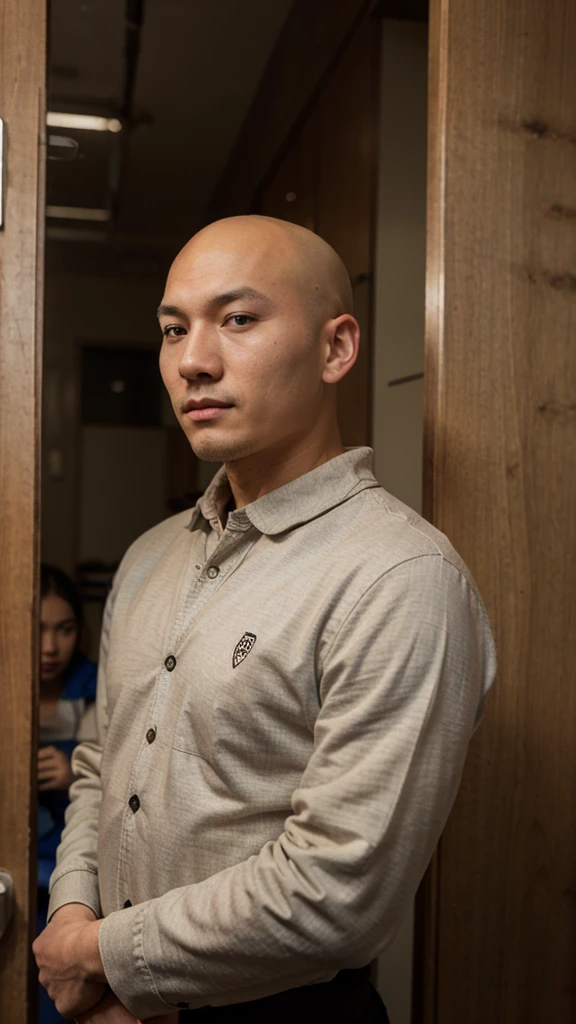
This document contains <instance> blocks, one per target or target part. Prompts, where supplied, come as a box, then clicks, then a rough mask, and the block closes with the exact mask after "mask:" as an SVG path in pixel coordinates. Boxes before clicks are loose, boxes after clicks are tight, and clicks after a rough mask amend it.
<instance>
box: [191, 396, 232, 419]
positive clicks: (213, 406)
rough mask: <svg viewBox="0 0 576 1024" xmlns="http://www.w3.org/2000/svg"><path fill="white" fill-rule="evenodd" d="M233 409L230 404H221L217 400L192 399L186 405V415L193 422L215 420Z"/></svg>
mask: <svg viewBox="0 0 576 1024" xmlns="http://www.w3.org/2000/svg"><path fill="white" fill-rule="evenodd" d="M231 408H232V405H231V403H230V402H221V401H220V400H219V399H217V398H200V399H194V398H190V399H189V400H188V401H187V402H185V404H184V414H185V415H186V416H187V417H188V419H191V420H214V419H217V418H218V417H219V416H222V415H223V413H225V412H226V410H227V409H231Z"/></svg>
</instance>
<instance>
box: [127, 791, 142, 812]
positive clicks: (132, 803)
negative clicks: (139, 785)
mask: <svg viewBox="0 0 576 1024" xmlns="http://www.w3.org/2000/svg"><path fill="white" fill-rule="evenodd" d="M128 806H129V808H130V810H131V811H133V812H134V814H136V811H137V810H138V808H139V807H140V799H139V797H137V796H136V793H134V796H131V797H130V799H129V801H128Z"/></svg>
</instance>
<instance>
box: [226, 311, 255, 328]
mask: <svg viewBox="0 0 576 1024" xmlns="http://www.w3.org/2000/svg"><path fill="white" fill-rule="evenodd" d="M255 319H256V318H255V317H253V316H248V313H232V316H229V317H228V319H227V320H226V323H227V324H232V325H233V326H234V327H246V326H247V324H251V323H254V320H255Z"/></svg>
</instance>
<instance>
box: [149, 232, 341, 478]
mask: <svg viewBox="0 0 576 1024" xmlns="http://www.w3.org/2000/svg"><path fill="white" fill-rule="evenodd" d="M351 310H352V289H351V287H350V281H349V279H348V274H347V273H346V269H345V267H344V264H343V263H342V260H341V259H340V257H339V256H338V255H337V254H336V253H335V252H334V250H333V249H332V248H331V246H329V245H328V243H327V242H325V241H323V239H321V238H319V237H318V235H315V234H314V233H313V232H312V231H308V230H307V229H306V228H303V227H300V226H299V225H296V224H289V223H287V222H285V221H282V220H275V219H274V218H273V217H257V216H243V217H229V218H227V219H225V220H219V221H216V222H215V223H214V224H210V225H208V227H206V228H203V229H202V230H201V231H199V232H198V233H197V234H196V235H194V237H193V238H191V239H190V241H189V242H188V243H187V244H186V245H185V246H184V248H183V249H182V250H181V251H180V252H179V253H178V255H177V257H176V259H175V260H174V262H173V264H172V266H171V268H170V273H169V274H168V279H167V281H166V288H165V291H164V296H163V298H162V302H161V304H160V306H159V308H158V318H159V321H160V327H161V330H162V334H163V338H164V340H163V343H162V351H161V354H160V369H161V372H162V377H163V380H164V383H165V385H166V387H167V389H168V392H169V394H170V398H171V400H172V404H173V407H174V411H175V413H176V415H177V417H178V419H179V421H180V423H181V424H182V427H183V429H184V431H185V433H186V434H187V436H188V438H189V440H190V444H191V445H192V448H193V449H194V451H195V452H196V454H197V455H198V457H199V458H203V459H207V460H208V461H220V460H222V461H225V462H226V463H227V464H228V465H229V464H230V463H232V462H236V463H237V462H239V461H241V460H243V461H244V464H245V465H247V463H246V460H252V462H253V460H254V458H259V459H270V458H272V457H274V458H275V459H277V460H283V459H286V458H288V455H287V453H288V452H290V451H299V450H306V451H308V450H309V449H310V446H311V445H312V446H313V447H314V449H315V450H318V451H319V452H321V453H324V455H325V453H326V452H327V451H330V452H332V453H334V452H335V451H338V447H339V445H340V441H339V433H338V425H337V419H336V389H335V384H337V382H338V381H339V380H340V379H341V378H342V377H343V376H344V374H345V373H347V372H348V370H349V369H350V368H351V366H352V365H353V364H354V361H355V359H356V354H357V351H358V339H359V329H358V324H357V323H356V321H355V320H354V318H353V316H352V315H351ZM210 403H212V404H211V405H210ZM319 457H323V456H319Z"/></svg>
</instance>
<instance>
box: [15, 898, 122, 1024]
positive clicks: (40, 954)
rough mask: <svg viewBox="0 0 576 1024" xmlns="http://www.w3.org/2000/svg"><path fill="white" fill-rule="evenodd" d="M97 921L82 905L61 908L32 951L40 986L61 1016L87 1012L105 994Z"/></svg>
mask: <svg viewBox="0 0 576 1024" xmlns="http://www.w3.org/2000/svg"><path fill="white" fill-rule="evenodd" d="M100 924H101V922H100V921H97V920H96V917H95V915H94V913H93V912H92V911H91V910H90V908H89V907H85V906H84V905H83V904H82V903H69V904H67V905H66V906H64V907H60V910H58V911H57V912H56V913H55V914H54V916H53V917H52V920H51V921H50V924H49V925H48V926H47V927H46V928H45V929H44V931H43V932H42V933H41V934H40V935H39V936H38V938H37V939H36V941H35V942H34V944H33V946H32V949H33V951H34V956H35V957H36V963H37V964H38V968H39V971H40V974H39V980H40V984H41V985H43V986H44V988H45V989H46V991H47V992H48V995H49V996H50V998H51V999H53V1000H54V1002H55V1004H56V1009H57V1010H58V1011H59V1012H60V1013H61V1014H62V1016H63V1017H74V1016H76V1015H77V1014H79V1013H83V1012H84V1011H86V1010H90V1009H91V1008H92V1007H93V1006H95V1005H96V1003H98V1002H99V1001H100V1000H101V999H102V997H103V996H104V995H105V993H106V988H107V985H106V976H105V974H104V970H103V967H102V960H101V959H100V952H99V950H98V932H99V930H100Z"/></svg>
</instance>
